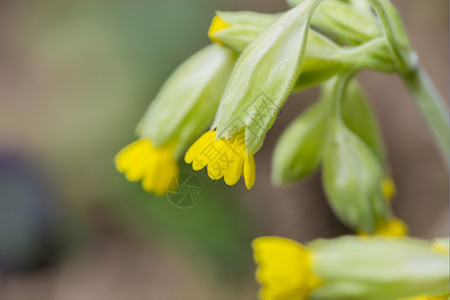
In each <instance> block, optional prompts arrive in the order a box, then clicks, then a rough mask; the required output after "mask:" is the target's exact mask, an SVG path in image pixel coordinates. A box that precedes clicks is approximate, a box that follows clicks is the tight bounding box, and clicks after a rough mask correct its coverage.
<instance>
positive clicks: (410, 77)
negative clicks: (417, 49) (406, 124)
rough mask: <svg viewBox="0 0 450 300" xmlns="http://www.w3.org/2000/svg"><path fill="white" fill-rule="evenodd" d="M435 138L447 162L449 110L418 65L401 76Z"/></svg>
mask: <svg viewBox="0 0 450 300" xmlns="http://www.w3.org/2000/svg"><path fill="white" fill-rule="evenodd" d="M402 78H403V80H404V82H405V84H406V86H407V87H408V89H409V91H410V92H411V94H412V95H413V97H414V100H415V102H416V104H417V106H418V107H419V109H420V110H421V112H422V115H423V117H424V118H425V120H426V122H427V124H428V127H429V128H430V130H431V132H432V133H433V135H434V138H435V139H436V142H437V145H438V147H439V150H440V151H441V154H442V156H443V157H444V159H445V161H446V162H447V163H448V162H449V147H450V141H449V134H450V132H449V111H448V107H447V105H446V104H445V102H444V100H443V98H442V96H441V95H440V94H439V92H438V91H437V90H436V88H435V86H434V84H433V82H432V81H431V79H430V78H429V77H428V74H427V73H426V71H425V70H424V69H422V68H421V67H420V66H419V67H417V68H415V69H414V70H413V71H412V72H409V73H406V74H404V75H403V76H402Z"/></svg>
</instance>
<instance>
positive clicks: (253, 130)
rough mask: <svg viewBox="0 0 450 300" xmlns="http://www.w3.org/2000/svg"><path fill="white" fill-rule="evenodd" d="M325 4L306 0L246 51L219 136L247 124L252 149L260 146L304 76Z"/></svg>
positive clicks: (222, 112) (225, 102) (222, 110)
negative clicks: (318, 10) (316, 15)
mask: <svg viewBox="0 0 450 300" xmlns="http://www.w3.org/2000/svg"><path fill="white" fill-rule="evenodd" d="M319 2H320V0H306V1H304V2H302V4H300V5H298V6H297V7H295V8H293V9H291V10H289V11H287V12H286V13H284V14H283V15H281V17H279V18H278V19H277V20H276V21H275V22H274V23H273V24H271V25H270V26H269V27H268V28H266V30H264V31H263V33H261V34H260V35H258V36H257V37H256V38H255V39H254V40H253V42H251V43H250V44H249V46H248V47H247V48H246V49H245V50H244V52H242V54H241V56H240V58H239V60H238V61H237V63H236V66H235V68H234V69H233V72H232V74H231V76H230V80H229V82H228V85H227V88H226V89H225V93H224V95H223V97H222V100H221V103H220V106H219V110H218V112H217V116H216V120H215V123H214V125H215V126H216V128H217V138H218V139H220V138H226V139H228V138H230V137H231V136H233V135H234V134H236V133H237V132H239V131H240V130H241V129H243V128H245V143H246V150H247V153H248V154H250V155H251V154H254V153H255V152H256V151H258V150H259V148H260V147H261V145H262V143H263V140H264V137H265V135H266V132H267V131H268V130H269V128H270V127H271V125H272V123H273V122H274V120H275V118H276V116H277V114H278V111H279V109H280V107H281V105H282V104H283V103H284V101H285V100H286V98H287V96H288V95H289V92H290V91H291V90H292V87H293V85H294V83H295V82H296V80H297V79H298V76H299V74H300V71H301V66H302V62H303V60H304V56H305V55H304V54H305V47H306V41H307V36H308V30H309V24H310V19H311V16H312V14H313V11H314V9H315V7H316V6H317V4H318V3H319Z"/></svg>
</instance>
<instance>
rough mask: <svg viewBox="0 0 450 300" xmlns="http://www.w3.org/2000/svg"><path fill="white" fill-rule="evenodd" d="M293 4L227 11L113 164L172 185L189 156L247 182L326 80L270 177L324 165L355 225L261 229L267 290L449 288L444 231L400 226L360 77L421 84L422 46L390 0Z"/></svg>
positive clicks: (328, 186)
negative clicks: (291, 235)
mask: <svg viewBox="0 0 450 300" xmlns="http://www.w3.org/2000/svg"><path fill="white" fill-rule="evenodd" d="M288 4H289V5H291V6H292V8H291V9H289V10H287V11H286V12H283V13H280V14H263V13H256V12H247V11H246V12H217V14H216V16H215V17H214V18H213V20H212V24H211V26H210V29H209V32H208V36H209V37H210V40H211V41H212V44H211V45H210V46H208V47H206V48H205V49H203V50H201V51H199V52H198V53H197V54H195V55H194V56H192V57H191V58H189V59H188V60H187V61H186V62H185V63H183V64H182V65H181V66H180V67H179V68H178V69H177V70H176V71H175V72H174V73H173V74H172V75H171V76H170V78H169V79H168V80H167V82H166V83H165V85H164V86H163V88H162V89H161V91H160V92H159V94H158V95H157V97H156V99H155V100H154V101H153V102H152V103H151V104H150V107H149V109H148V111H147V112H146V113H145V115H144V117H143V119H142V121H141V122H140V123H139V125H138V130H137V133H138V136H139V140H138V141H135V142H133V143H132V144H130V145H129V146H127V147H126V148H124V149H123V150H122V151H120V152H119V154H117V156H116V166H117V169H118V170H119V171H120V172H122V173H124V174H125V175H126V177H127V179H129V180H131V181H142V185H143V188H144V189H145V190H146V191H149V192H154V193H155V194H157V195H162V194H164V192H165V191H167V189H173V187H171V186H170V185H171V182H172V179H173V178H174V177H176V176H177V173H178V160H179V159H180V158H181V157H183V156H184V161H185V162H186V163H187V164H191V165H192V168H193V170H195V171H198V170H201V169H204V168H206V172H207V174H208V176H209V177H210V178H211V179H213V180H219V179H221V178H223V179H224V182H225V183H226V184H228V185H235V184H236V183H237V182H238V181H239V180H240V178H241V177H243V178H244V181H245V186H246V187H247V188H248V189H250V188H251V187H252V186H253V185H254V184H255V174H256V171H255V160H254V155H255V154H256V153H257V152H258V150H259V149H260V148H261V147H262V145H263V142H264V139H265V137H266V135H267V134H268V131H269V129H270V128H271V126H272V125H273V123H274V122H275V120H276V118H277V116H278V115H279V113H280V110H281V108H282V106H283V105H284V103H285V101H286V100H287V98H288V97H289V95H290V94H292V93H294V92H297V91H301V90H303V89H306V88H309V87H312V86H320V88H321V96H320V99H318V101H316V102H315V103H314V104H312V105H311V106H310V107H309V108H308V109H307V110H305V111H304V112H302V113H300V114H299V116H298V117H297V118H296V119H295V120H294V121H293V122H292V124H291V125H289V127H288V128H287V129H286V130H285V132H284V133H283V134H282V135H281V137H280V139H279V141H278V143H277V145H276V147H275V151H274V155H273V159H272V181H273V183H274V184H275V185H286V184H290V183H295V182H298V181H301V180H303V179H304V178H306V177H308V176H311V175H312V174H314V173H315V172H316V171H317V170H319V169H320V168H321V169H322V183H323V187H324V190H325V194H326V196H327V199H328V202H329V204H330V206H331V208H332V210H333V211H334V213H335V215H336V217H337V218H339V219H340V220H341V221H342V223H344V224H345V225H347V226H348V227H349V228H351V229H353V230H354V231H355V232H356V233H357V234H358V235H359V236H354V237H344V238H340V239H335V240H329V241H326V240H319V241H315V242H313V243H311V244H309V245H308V246H302V245H300V244H298V243H296V242H293V241H291V240H287V239H282V238H277V237H269V238H259V239H257V240H255V241H254V243H253V248H254V251H255V255H254V257H255V261H256V262H257V264H258V265H259V269H258V271H257V274H256V277H257V280H258V281H259V282H260V283H261V284H262V286H263V287H262V289H261V292H260V297H261V298H262V299H266V300H270V299H272V300H274V299H281V300H283V299H286V300H288V299H292V300H294V299H297V300H298V299H308V298H309V297H310V296H311V297H312V298H314V299H400V298H411V297H416V298H411V299H444V298H445V297H448V285H446V282H447V281H448V268H447V264H448V241H447V247H442V244H436V245H437V246H436V245H429V244H427V243H425V242H422V241H419V240H414V239H410V238H406V237H404V236H406V235H407V233H408V228H407V226H406V224H405V223H404V222H402V221H401V220H399V219H397V218H396V217H395V216H394V214H393V212H392V210H391V207H390V203H391V201H392V200H393V198H394V197H395V194H396V187H395V184H394V181H393V179H392V176H391V174H390V169H389V167H388V162H387V158H386V153H385V150H384V145H383V141H382V138H381V133H380V130H379V128H378V124H377V121H376V117H375V115H374V113H373V111H372V109H371V106H370V104H369V101H368V100H367V98H366V96H365V94H364V92H363V90H362V88H361V87H360V86H359V84H358V82H357V80H356V79H355V76H356V74H358V72H359V71H361V70H363V69H371V70H375V71H380V72H390V73H397V74H400V75H401V76H403V77H404V78H406V79H410V78H412V79H411V81H412V82H413V83H411V86H412V89H413V90H414V88H416V86H415V85H414V84H415V83H414V82H415V81H414V80H417V78H415V77H414V76H412V75H411V74H413V73H414V70H416V69H417V68H416V66H415V60H414V59H412V58H414V57H415V56H414V55H413V52H412V49H411V45H410V43H409V40H408V38H407V36H406V33H405V31H404V29H403V27H402V25H401V22H400V19H399V16H398V13H397V12H396V10H395V8H394V6H392V4H391V3H390V1H389V0H347V1H343V0H288ZM311 25H313V26H311ZM421 92H422V91H419V92H418V94H420V93H421ZM422 94H424V93H422ZM424 111H425V114H430V116H431V115H432V114H434V115H436V114H438V112H437V111H436V110H434V108H431V109H430V108H428V107H427V108H425V109H424ZM430 119H432V118H430ZM438 122H440V123H439V124H437V125H436V124H432V127H431V128H432V129H433V130H435V131H436V132H437V133H436V134H438V135H439V136H440V137H442V136H444V137H443V138H442V144H443V145H446V144H448V134H447V138H446V137H445V135H442V134H441V133H442V132H447V131H448V128H447V131H446V130H445V128H444V129H442V127H443V126H442V125H445V122H446V121H445V118H444V119H443V120H438ZM447 124H448V120H447ZM444 127H445V126H444ZM447 127H448V126H447ZM208 128H209V130H208ZM447 148H448V147H447ZM447 157H448V155H447ZM418 295H419V296H418ZM436 295H437V296H436ZM442 295H444V296H442ZM445 295H447V296H445ZM417 297H418V298H417ZM442 297H444V298H442Z"/></svg>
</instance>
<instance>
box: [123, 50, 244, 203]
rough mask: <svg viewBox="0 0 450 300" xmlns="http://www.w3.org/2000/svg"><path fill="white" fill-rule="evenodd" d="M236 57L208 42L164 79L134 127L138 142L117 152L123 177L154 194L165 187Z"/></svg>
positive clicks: (212, 109) (215, 102) (207, 115)
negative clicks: (140, 184)
mask: <svg viewBox="0 0 450 300" xmlns="http://www.w3.org/2000/svg"><path fill="white" fill-rule="evenodd" d="M235 60H236V54H235V53H234V52H232V51H230V50H228V49H226V48H224V47H221V46H218V45H210V46H208V47H206V48H205V49H203V50H201V51H199V52H198V53H196V54H195V55H193V56H192V57H190V58H189V59H188V60H187V61H186V62H184V63H183V64H182V65H181V66H180V67H179V68H178V69H177V70H176V71H175V72H174V73H173V74H172V75H171V76H170V77H169V79H168V80H167V81H166V83H165V84H164V86H163V87H162V89H161V91H160V92H159V94H158V95H157V96H156V99H155V100H154V101H153V102H152V103H151V105H150V107H149V109H148V110H147V112H146V113H145V115H144V117H143V118H142V120H141V121H140V123H139V125H138V127H137V133H138V136H139V140H137V141H135V142H133V143H131V144H130V145H128V146H127V147H125V148H124V149H123V150H122V151H120V152H119V153H118V154H117V156H116V159H115V160H116V167H117V169H118V170H119V171H120V172H122V173H124V174H125V176H126V177H127V179H129V180H130V181H142V186H143V188H144V190H146V191H148V192H154V193H155V194H157V195H162V194H164V193H165V192H166V191H167V189H168V187H169V184H170V182H171V181H172V179H174V178H175V176H177V174H178V169H179V168H178V163H177V159H178V158H179V156H180V155H181V154H182V153H183V151H184V150H185V149H186V148H187V147H188V146H189V145H190V144H191V143H192V141H193V140H194V139H195V138H196V137H197V136H198V135H200V134H201V133H202V132H203V131H204V130H205V129H206V128H207V126H208V125H209V124H210V123H211V121H212V119H213V118H214V115H215V112H216V110H217V107H218V105H219V100H220V97H221V95H222V93H223V90H224V89H225V85H226V82H227V80H228V77H229V75H230V73H231V70H232V68H233V65H234V62H235Z"/></svg>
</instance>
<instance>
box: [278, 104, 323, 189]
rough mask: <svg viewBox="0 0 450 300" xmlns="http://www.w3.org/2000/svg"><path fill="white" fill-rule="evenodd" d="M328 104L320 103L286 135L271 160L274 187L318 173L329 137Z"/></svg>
mask: <svg viewBox="0 0 450 300" xmlns="http://www.w3.org/2000/svg"><path fill="white" fill-rule="evenodd" d="M328 114H329V112H328V109H327V102H326V101H324V100H319V101H318V102H317V103H315V104H313V105H312V106H311V107H310V108H308V109H307V110H306V111H305V112H304V113H302V114H301V115H300V116H299V117H298V118H297V119H296V120H294V122H292V124H291V125H289V127H288V128H287V129H286V130H285V131H284V132H283V134H282V136H281V138H280V140H279V141H278V143H277V145H276V147H275V150H274V154H273V158H272V181H273V182H274V183H275V184H278V185H280V184H283V183H291V182H295V181H297V180H301V179H302V178H305V177H306V176H308V175H310V174H311V173H312V172H314V171H315V170H317V168H318V167H319V164H320V162H321V160H322V153H323V147H324V145H325V141H326V135H327V117H328Z"/></svg>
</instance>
